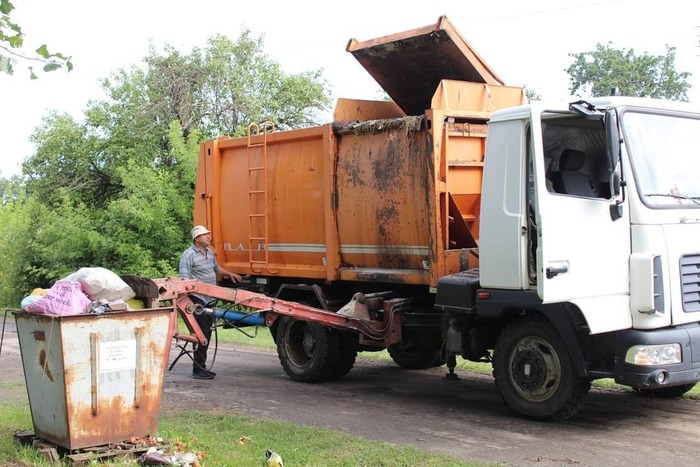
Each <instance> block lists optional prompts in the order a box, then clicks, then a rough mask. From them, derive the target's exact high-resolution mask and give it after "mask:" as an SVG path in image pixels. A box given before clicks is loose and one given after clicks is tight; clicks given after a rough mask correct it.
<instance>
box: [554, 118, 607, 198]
mask: <svg viewBox="0 0 700 467" xmlns="http://www.w3.org/2000/svg"><path fill="white" fill-rule="evenodd" d="M543 126H544V131H543V144H544V152H545V159H546V160H545V162H546V167H547V169H546V183H547V190H548V191H549V192H550V193H557V194H561V195H568V196H579V197H585V198H604V199H607V198H609V197H610V188H609V181H608V180H607V178H608V177H609V176H608V174H607V171H606V168H605V167H606V164H605V133H604V131H603V127H602V125H600V122H598V121H592V120H586V119H576V118H571V117H568V118H561V119H552V120H549V121H547V122H546V123H545V124H544V125H543Z"/></svg>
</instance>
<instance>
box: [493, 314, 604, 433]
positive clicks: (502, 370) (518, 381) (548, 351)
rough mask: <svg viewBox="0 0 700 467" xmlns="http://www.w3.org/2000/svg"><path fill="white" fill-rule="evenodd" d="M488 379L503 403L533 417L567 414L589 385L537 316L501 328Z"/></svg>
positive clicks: (578, 403)
mask: <svg viewBox="0 0 700 467" xmlns="http://www.w3.org/2000/svg"><path fill="white" fill-rule="evenodd" d="M493 377H494V379H495V382H496V387H497V389H498V392H499V393H500V395H501V397H502V398H503V400H504V402H505V403H506V404H508V405H509V406H510V407H511V409H513V410H514V411H515V412H517V413H519V414H520V415H523V416H525V417H527V418H531V419H535V420H546V421H561V420H565V419H567V418H569V417H572V416H573V415H575V414H576V412H578V410H579V408H580V407H581V404H582V403H583V401H584V399H585V396H586V394H587V393H588V390H589V389H590V388H591V382H590V380H588V379H586V378H581V377H579V376H577V375H576V372H575V370H574V366H573V363H572V362H571V357H570V356H569V352H568V349H567V348H566V345H565V344H564V342H563V341H562V340H561V338H560V337H559V335H558V334H557V332H556V331H555V330H554V328H553V327H552V325H551V324H549V321H547V320H546V319H544V318H541V317H535V318H527V319H523V320H519V321H515V322H514V323H512V324H511V325H509V326H508V327H506V328H505V330H504V331H503V332H502V333H501V336H500V337H499V338H498V341H497V342H496V348H495V350H494V356H493Z"/></svg>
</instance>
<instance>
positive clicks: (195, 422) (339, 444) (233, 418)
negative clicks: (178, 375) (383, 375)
mask: <svg viewBox="0 0 700 467" xmlns="http://www.w3.org/2000/svg"><path fill="white" fill-rule="evenodd" d="M31 426H32V424H31V416H30V414H29V408H28V407H26V406H24V407H19V406H17V405H10V404H2V403H0V463H2V465H15V466H20V465H21V466H30V465H31V466H50V465H52V464H51V463H50V462H49V461H48V459H45V458H43V457H42V455H41V454H40V453H38V451H37V450H36V449H33V448H31V447H23V446H20V445H18V444H16V443H14V442H13V434H14V432H15V431H17V430H18V429H28V428H30V427H31ZM153 435H154V436H160V437H162V438H163V439H164V441H165V442H167V443H169V444H170V446H171V450H169V451H168V452H167V453H166V454H172V450H173V449H177V450H179V451H180V452H182V453H187V452H189V453H197V454H198V458H199V462H200V465H202V466H217V467H219V466H220V467H224V466H241V465H264V462H263V460H264V453H265V450H267V449H271V450H274V451H275V452H277V453H279V454H280V455H281V456H282V458H283V459H284V462H285V464H286V465H296V466H352V467H355V466H385V467H394V466H395V467H399V466H413V465H421V466H455V467H460V466H480V465H484V464H478V463H470V462H464V461H461V460H459V459H457V458H455V457H452V456H448V455H445V454H435V453H430V452H424V451H420V450H418V449H416V448H414V447H412V446H396V445H392V444H389V443H383V442H378V441H369V440H365V439H362V438H358V437H355V436H350V435H348V434H345V433H342V432H338V431H332V430H328V429H317V428H307V427H300V426H296V425H293V424H290V423H285V422H279V421H273V420H258V419H252V418H249V417H243V416H239V415H235V414H229V413H223V412H208V413H201V412H194V411H181V412H166V413H165V414H164V415H162V416H161V418H160V421H159V424H158V433H157V434H153ZM176 447H177V448H176ZM125 464H131V465H135V463H134V461H133V460H132V461H131V462H129V461H127V460H125V459H114V460H111V461H109V462H106V461H101V462H99V463H97V462H94V463H93V464H92V465H125Z"/></svg>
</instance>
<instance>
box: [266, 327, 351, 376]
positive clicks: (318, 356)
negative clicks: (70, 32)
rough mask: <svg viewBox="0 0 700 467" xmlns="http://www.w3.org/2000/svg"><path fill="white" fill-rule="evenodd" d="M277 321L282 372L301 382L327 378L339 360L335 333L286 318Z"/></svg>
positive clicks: (278, 354) (337, 338)
mask: <svg viewBox="0 0 700 467" xmlns="http://www.w3.org/2000/svg"><path fill="white" fill-rule="evenodd" d="M278 321H279V324H278V327H277V356H278V357H279V360H280V363H281V364H282V368H284V371H285V373H287V375H289V377H290V378H292V379H293V380H295V381H301V382H304V383H318V382H320V381H323V380H325V379H328V377H330V375H331V372H332V370H333V367H334V366H335V364H336V361H337V359H338V346H339V339H340V337H339V334H338V332H336V331H334V330H332V329H329V328H326V327H324V326H321V325H320V324H318V323H314V322H310V321H301V320H296V319H294V318H290V317H286V316H284V317H280V318H279V319H278ZM348 371H350V370H349V369H348Z"/></svg>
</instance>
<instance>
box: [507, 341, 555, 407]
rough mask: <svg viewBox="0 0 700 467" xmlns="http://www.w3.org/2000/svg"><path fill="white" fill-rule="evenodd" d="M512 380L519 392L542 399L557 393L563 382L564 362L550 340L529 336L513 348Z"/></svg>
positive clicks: (532, 400) (538, 399) (526, 396)
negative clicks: (562, 369)
mask: <svg viewBox="0 0 700 467" xmlns="http://www.w3.org/2000/svg"><path fill="white" fill-rule="evenodd" d="M508 365H509V368H510V381H511V384H512V386H513V388H515V390H516V391H517V392H518V394H519V395H520V396H521V397H522V398H524V399H526V400H528V401H531V402H541V401H545V400H547V399H549V398H550V397H552V396H553V395H554V394H556V392H557V389H558V388H559V384H560V382H561V363H560V361H559V356H558V354H557V352H556V351H555V350H554V348H553V347H552V346H551V344H550V343H549V342H547V341H546V340H544V339H542V338H539V337H536V336H528V337H525V338H523V339H521V340H520V341H519V342H518V344H517V345H516V346H515V347H514V348H513V351H512V352H511V353H510V356H509V359H508Z"/></svg>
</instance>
